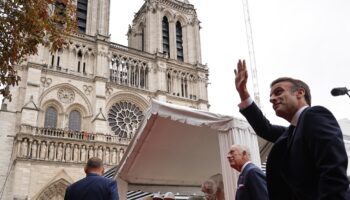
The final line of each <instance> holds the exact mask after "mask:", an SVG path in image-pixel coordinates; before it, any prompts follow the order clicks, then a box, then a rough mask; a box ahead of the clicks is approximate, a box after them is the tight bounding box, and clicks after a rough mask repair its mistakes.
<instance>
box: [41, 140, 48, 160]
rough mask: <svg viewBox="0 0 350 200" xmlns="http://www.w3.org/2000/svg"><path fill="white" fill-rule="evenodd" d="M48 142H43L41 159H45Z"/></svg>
mask: <svg viewBox="0 0 350 200" xmlns="http://www.w3.org/2000/svg"><path fill="white" fill-rule="evenodd" d="M46 149H47V147H46V142H42V143H41V149H40V159H42V160H45V158H46Z"/></svg>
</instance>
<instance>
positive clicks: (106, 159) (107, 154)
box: [105, 148, 110, 164]
mask: <svg viewBox="0 0 350 200" xmlns="http://www.w3.org/2000/svg"><path fill="white" fill-rule="evenodd" d="M109 160H110V159H109V149H108V148H107V149H106V151H105V163H106V164H109Z"/></svg>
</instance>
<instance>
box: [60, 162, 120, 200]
mask: <svg viewBox="0 0 350 200" xmlns="http://www.w3.org/2000/svg"><path fill="white" fill-rule="evenodd" d="M84 170H85V173H86V177H85V178H83V179H81V180H79V181H78V182H75V183H73V184H72V185H70V186H69V187H68V188H67V189H66V194H65V196H64V200H119V197H118V189H117V183H116V181H115V180H113V179H109V178H106V177H103V176H102V175H103V173H104V167H103V163H102V160H101V159H100V158H96V157H92V158H90V159H89V160H88V162H87V164H86V166H85V169H84Z"/></svg>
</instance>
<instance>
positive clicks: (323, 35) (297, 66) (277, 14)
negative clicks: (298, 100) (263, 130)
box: [110, 0, 350, 124]
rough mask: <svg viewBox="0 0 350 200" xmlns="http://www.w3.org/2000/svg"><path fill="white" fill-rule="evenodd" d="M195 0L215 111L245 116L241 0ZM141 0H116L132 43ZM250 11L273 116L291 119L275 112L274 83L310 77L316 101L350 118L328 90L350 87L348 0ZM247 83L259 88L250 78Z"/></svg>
mask: <svg viewBox="0 0 350 200" xmlns="http://www.w3.org/2000/svg"><path fill="white" fill-rule="evenodd" d="M189 1H190V3H191V4H193V5H194V6H195V8H196V9H197V14H198V18H199V20H200V21H201V22H202V23H201V27H202V29H201V32H200V34H201V44H202V63H203V64H205V63H207V64H208V67H209V70H210V76H209V79H210V80H209V81H210V86H209V103H210V105H211V107H210V111H211V112H215V113H219V114H225V115H231V116H235V117H238V118H242V115H241V114H240V113H239V112H238V108H237V104H238V103H239V97H238V95H237V93H236V91H235V87H234V74H233V69H234V68H235V66H236V63H237V60H238V59H240V58H242V59H247V60H249V57H248V47H247V39H246V31H245V23H244V16H243V5H242V1H241V0H236V1H228V0H216V1H203V0H189ZM143 3H144V0H132V1H125V0H123V1H121V0H111V19H110V22H111V23H110V33H111V38H112V41H113V42H116V43H119V44H123V45H127V37H126V32H127V29H128V25H129V24H131V22H132V19H133V16H134V13H135V12H137V11H138V9H139V8H140V7H141V5H142V4H143ZM249 11H250V18H251V25H252V30H253V40H254V46H255V48H254V49H255V58H256V68H257V75H258V83H259V93H260V101H261V104H262V107H263V110H264V113H265V114H266V115H267V116H268V117H269V118H270V119H271V121H272V122H276V123H279V124H286V122H285V121H284V120H281V119H278V118H277V117H275V115H274V111H273V110H272V108H271V104H270V103H269V92H270V88H269V84H270V82H271V81H272V80H274V79H276V78H278V77H281V76H291V77H294V78H299V79H302V80H304V81H305V82H307V83H308V84H309V86H310V88H311V93H312V104H313V105H323V106H325V107H327V108H328V109H330V110H331V111H332V112H333V114H334V115H335V117H336V118H337V119H343V118H350V98H349V97H348V96H346V95H345V96H339V97H333V96H331V94H330V91H331V89H332V88H334V87H348V88H350V78H349V76H350V1H349V0H293V1H284V0H264V1H261V0H249ZM248 64H249V63H248ZM248 69H250V68H249V66H248ZM249 73H250V71H249ZM250 78H251V76H250ZM249 83H250V85H249V86H250V92H251V95H253V89H252V86H251V83H252V80H249Z"/></svg>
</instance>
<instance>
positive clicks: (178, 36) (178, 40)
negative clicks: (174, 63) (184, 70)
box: [176, 21, 184, 61]
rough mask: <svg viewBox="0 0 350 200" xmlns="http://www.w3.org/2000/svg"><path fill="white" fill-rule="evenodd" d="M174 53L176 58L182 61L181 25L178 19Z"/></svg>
mask: <svg viewBox="0 0 350 200" xmlns="http://www.w3.org/2000/svg"><path fill="white" fill-rule="evenodd" d="M176 53H177V54H176V55H177V60H180V61H184V50H183V46H182V26H181V23H180V22H179V21H178V22H176Z"/></svg>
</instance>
